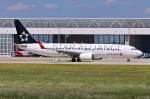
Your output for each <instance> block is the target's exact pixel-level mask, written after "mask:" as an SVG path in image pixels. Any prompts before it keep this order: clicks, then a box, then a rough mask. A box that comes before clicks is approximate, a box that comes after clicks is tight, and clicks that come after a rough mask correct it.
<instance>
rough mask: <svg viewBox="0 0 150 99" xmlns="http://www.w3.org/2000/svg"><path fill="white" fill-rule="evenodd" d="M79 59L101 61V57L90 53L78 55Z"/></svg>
mask: <svg viewBox="0 0 150 99" xmlns="http://www.w3.org/2000/svg"><path fill="white" fill-rule="evenodd" d="M79 58H80V59H81V60H100V59H102V57H101V56H99V55H94V54H92V53H81V54H80V55H79Z"/></svg>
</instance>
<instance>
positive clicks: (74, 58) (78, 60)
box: [71, 57, 81, 62]
mask: <svg viewBox="0 0 150 99" xmlns="http://www.w3.org/2000/svg"><path fill="white" fill-rule="evenodd" d="M71 61H72V62H81V59H80V58H79V57H77V58H76V57H73V58H72V59H71Z"/></svg>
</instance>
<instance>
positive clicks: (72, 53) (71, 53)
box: [54, 50, 80, 56]
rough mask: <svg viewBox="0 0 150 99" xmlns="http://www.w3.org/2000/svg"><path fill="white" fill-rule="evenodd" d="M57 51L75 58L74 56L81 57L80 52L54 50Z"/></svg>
mask: <svg viewBox="0 0 150 99" xmlns="http://www.w3.org/2000/svg"><path fill="white" fill-rule="evenodd" d="M54 51H57V52H58V53H63V54H67V55H69V56H74V55H80V53H79V52H75V51H70V50H65V51H64V50H54Z"/></svg>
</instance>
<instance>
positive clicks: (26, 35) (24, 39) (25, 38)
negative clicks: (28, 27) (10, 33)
mask: <svg viewBox="0 0 150 99" xmlns="http://www.w3.org/2000/svg"><path fill="white" fill-rule="evenodd" d="M19 37H20V39H21V42H27V41H28V37H29V34H26V32H25V31H23V32H22V34H21V35H19Z"/></svg>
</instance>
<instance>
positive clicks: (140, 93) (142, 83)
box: [0, 64, 150, 99]
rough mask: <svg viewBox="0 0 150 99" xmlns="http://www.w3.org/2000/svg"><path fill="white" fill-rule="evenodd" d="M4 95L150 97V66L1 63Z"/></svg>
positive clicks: (29, 98) (33, 98)
mask: <svg viewBox="0 0 150 99" xmlns="http://www.w3.org/2000/svg"><path fill="white" fill-rule="evenodd" d="M0 99H150V66H127V65H121V66H115V65H113V66H111V65H55V64H54V65H46V64H38V65H37V64H0Z"/></svg>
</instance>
